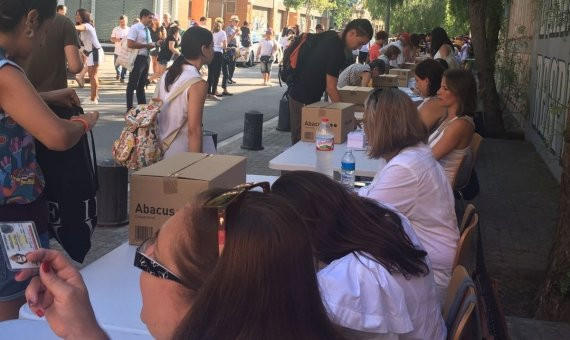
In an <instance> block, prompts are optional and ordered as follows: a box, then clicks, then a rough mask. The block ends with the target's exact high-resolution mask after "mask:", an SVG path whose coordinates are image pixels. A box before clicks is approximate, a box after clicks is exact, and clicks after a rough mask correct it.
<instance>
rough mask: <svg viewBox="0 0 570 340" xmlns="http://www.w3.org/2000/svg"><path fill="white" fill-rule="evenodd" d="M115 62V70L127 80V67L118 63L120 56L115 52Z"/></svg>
mask: <svg viewBox="0 0 570 340" xmlns="http://www.w3.org/2000/svg"><path fill="white" fill-rule="evenodd" d="M113 56H114V58H113V63H114V64H115V72H117V75H118V76H121V79H123V80H125V76H126V75H127V69H126V68H124V67H123V66H121V65H117V58H118V57H119V56H118V55H116V54H113Z"/></svg>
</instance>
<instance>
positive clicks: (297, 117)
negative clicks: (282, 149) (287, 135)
mask: <svg viewBox="0 0 570 340" xmlns="http://www.w3.org/2000/svg"><path fill="white" fill-rule="evenodd" d="M303 106H305V104H303V103H300V102H298V101H296V100H295V99H293V98H291V96H289V121H290V122H291V145H295V143H297V142H298V141H300V140H301V112H302V111H303Z"/></svg>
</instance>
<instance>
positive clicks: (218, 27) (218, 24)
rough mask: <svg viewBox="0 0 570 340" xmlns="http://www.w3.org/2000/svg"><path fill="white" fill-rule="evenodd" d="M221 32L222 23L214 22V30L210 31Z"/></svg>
mask: <svg viewBox="0 0 570 340" xmlns="http://www.w3.org/2000/svg"><path fill="white" fill-rule="evenodd" d="M221 30H222V23H220V22H218V21H216V22H215V23H214V28H213V29H212V31H213V32H214V33H217V32H219V31H221Z"/></svg>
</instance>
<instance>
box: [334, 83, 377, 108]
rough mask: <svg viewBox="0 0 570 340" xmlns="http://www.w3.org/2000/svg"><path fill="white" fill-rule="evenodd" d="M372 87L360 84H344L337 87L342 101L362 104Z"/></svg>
mask: <svg viewBox="0 0 570 340" xmlns="http://www.w3.org/2000/svg"><path fill="white" fill-rule="evenodd" d="M372 91H374V89H372V88H370V87H361V86H345V87H342V88H339V89H338V93H339V94H340V101H341V102H343V103H353V104H359V105H364V102H365V101H366V98H368V95H369V94H370V92H372Z"/></svg>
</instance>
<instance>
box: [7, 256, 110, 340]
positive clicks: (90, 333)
mask: <svg viewBox="0 0 570 340" xmlns="http://www.w3.org/2000/svg"><path fill="white" fill-rule="evenodd" d="M26 257H27V259H28V260H29V261H37V262H41V269H40V271H39V274H40V275H39V276H36V277H34V278H33V279H32V281H31V282H30V284H29V285H28V288H27V289H26V300H27V301H28V304H29V305H30V309H31V310H32V311H33V312H34V313H36V314H37V315H38V316H40V317H42V316H43V315H45V317H46V319H47V321H48V323H49V325H50V327H51V329H52V330H53V331H54V333H55V334H57V335H58V336H59V337H62V338H66V339H68V338H69V339H73V338H78V339H79V338H82V339H108V337H107V335H106V334H105V332H103V331H102V330H101V328H100V327H99V325H98V324H97V320H96V319H95V314H94V313H93V308H92V307H91V302H90V301H89V294H88V293H87V287H85V283H84V282H83V278H82V277H81V274H80V273H79V271H77V269H75V268H74V267H73V265H72V264H71V263H70V262H69V260H67V258H66V257H65V256H64V255H63V253H61V252H59V251H56V250H49V249H40V250H37V251H34V252H31V253H27V254H26ZM30 275H31V271H29V270H25V271H23V272H21V273H18V274H17V275H16V280H18V281H22V280H25V279H26V278H27V277H29V276H30Z"/></svg>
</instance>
